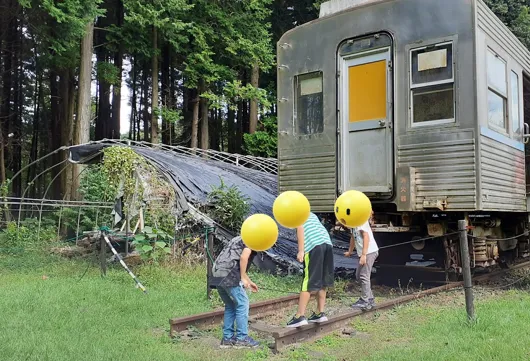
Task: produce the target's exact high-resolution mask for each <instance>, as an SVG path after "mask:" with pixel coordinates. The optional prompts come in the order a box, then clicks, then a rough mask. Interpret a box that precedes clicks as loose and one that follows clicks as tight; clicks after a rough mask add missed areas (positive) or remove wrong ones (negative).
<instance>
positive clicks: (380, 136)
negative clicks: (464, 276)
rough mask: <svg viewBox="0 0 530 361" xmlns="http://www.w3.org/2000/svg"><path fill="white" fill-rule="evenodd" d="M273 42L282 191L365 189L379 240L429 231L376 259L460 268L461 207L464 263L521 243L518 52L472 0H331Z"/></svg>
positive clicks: (328, 210) (516, 249)
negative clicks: (466, 230) (458, 232)
mask: <svg viewBox="0 0 530 361" xmlns="http://www.w3.org/2000/svg"><path fill="white" fill-rule="evenodd" d="M277 47H278V156H279V188H280V191H286V190H298V191H301V192H303V193H304V194H305V195H306V196H307V197H308V198H309V200H310V202H311V206H312V210H313V211H315V212H317V213H321V214H324V215H326V214H332V212H333V204H334V201H335V199H336V197H337V196H338V195H339V194H341V193H342V192H344V191H347V190H350V189H356V190H360V191H362V192H364V193H365V194H366V195H368V196H369V197H370V199H371V201H372V205H373V209H374V212H375V220H376V225H375V226H374V231H376V232H377V234H376V238H377V240H378V242H379V244H380V245H390V244H396V243H401V242H403V241H407V240H415V239H419V238H422V237H426V236H440V237H439V238H436V239H434V240H432V241H418V242H414V243H410V244H405V245H403V246H399V247H395V248H393V249H389V250H388V251H385V252H380V258H379V262H378V263H379V266H380V267H383V266H387V267H395V266H409V267H412V266H414V267H416V268H415V269H416V270H418V269H419V270H421V272H428V271H433V270H439V271H440V272H441V273H444V274H445V276H446V277H447V275H448V274H458V273H459V272H460V257H459V254H458V252H459V251H458V250H459V247H458V235H455V234H452V232H454V231H455V230H456V224H457V221H458V220H459V219H464V218H465V219H467V220H468V224H470V225H471V226H472V227H470V228H471V229H470V231H469V233H470V235H472V237H470V241H469V242H470V243H469V246H470V253H471V262H472V267H475V268H484V267H490V266H493V265H495V264H497V263H499V262H510V261H512V260H514V259H515V258H518V257H526V256H527V255H528V254H529V244H528V236H527V235H525V234H526V230H527V227H528V221H529V218H528V214H529V213H528V212H529V206H530V203H529V201H528V197H527V189H528V181H529V177H528V173H529V172H528V168H529V167H528V157H526V156H525V154H528V153H527V152H528V150H529V148H528V146H527V142H528V137H529V133H530V128H529V123H530V52H529V51H528V50H527V49H526V47H525V46H524V45H523V44H522V43H521V42H520V41H519V40H518V39H517V38H516V37H515V35H513V34H512V33H511V32H510V31H509V29H508V28H507V27H506V26H505V25H504V24H503V23H502V22H501V21H500V20H499V19H498V18H497V17H496V16H495V15H494V13H493V12H492V11H491V10H490V9H489V8H488V7H487V5H486V4H485V3H484V2H483V1H481V0H443V1H441V0H349V1H348V0H332V1H328V2H326V3H323V4H322V5H321V9H320V16H319V18H318V19H316V20H314V21H312V22H309V23H306V24H304V25H301V26H298V27H296V28H294V29H292V30H291V31H289V32H287V33H286V34H284V35H283V37H282V38H281V39H280V41H279V42H278V44H277ZM447 234H449V235H447ZM445 235H447V236H445ZM414 237H416V238H414ZM418 267H420V268H418Z"/></svg>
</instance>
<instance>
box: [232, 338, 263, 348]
mask: <svg viewBox="0 0 530 361" xmlns="http://www.w3.org/2000/svg"><path fill="white" fill-rule="evenodd" d="M258 346H259V342H258V341H256V340H254V339H253V338H252V337H250V336H247V337H245V338H244V339H243V340H236V342H235V344H234V347H235V348H243V347H250V348H255V347H258Z"/></svg>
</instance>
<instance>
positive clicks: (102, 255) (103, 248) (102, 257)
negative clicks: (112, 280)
mask: <svg viewBox="0 0 530 361" xmlns="http://www.w3.org/2000/svg"><path fill="white" fill-rule="evenodd" d="M104 237H105V234H104V233H103V231H101V236H100V237H99V262H100V265H101V275H102V276H106V275H107V242H105V238H104Z"/></svg>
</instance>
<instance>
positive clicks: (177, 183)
mask: <svg viewBox="0 0 530 361" xmlns="http://www.w3.org/2000/svg"><path fill="white" fill-rule="evenodd" d="M107 146H110V144H109V145H107V144H89V145H81V146H77V147H73V148H71V149H70V161H72V162H74V163H92V162H95V161H98V160H100V156H101V151H102V150H103V148H104V147H107ZM131 148H132V149H133V150H134V151H135V152H136V153H138V154H139V155H141V156H143V157H144V158H145V159H146V160H147V161H148V162H149V163H151V164H152V165H153V166H154V167H155V168H156V169H157V170H158V171H159V172H160V173H161V174H162V175H164V176H165V177H166V178H167V180H168V182H169V183H170V184H171V185H172V186H173V187H174V188H175V190H176V192H177V195H178V200H179V206H180V209H181V210H182V211H187V210H188V206H187V204H188V203H189V204H192V205H195V206H196V205H201V204H204V203H206V202H207V196H208V193H209V192H210V191H211V190H212V189H213V188H214V187H218V186H219V185H220V184H221V181H222V182H223V183H224V184H225V185H226V186H228V187H230V186H235V187H237V188H238V189H239V191H240V192H241V193H242V194H243V195H245V196H246V197H248V198H249V199H250V214H254V213H264V214H268V215H269V216H271V217H272V216H273V215H272V204H273V203H274V200H275V199H276V197H277V195H278V185H277V176H276V175H271V174H268V173H265V172H261V171H258V170H253V169H249V168H245V167H241V166H237V165H232V164H229V163H224V162H220V161H216V160H209V159H205V158H201V157H196V156H190V155H183V154H178V153H175V152H171V151H167V150H160V149H153V148H147V147H138V146H131ZM279 230H280V232H279V237H278V241H277V242H276V244H275V245H274V246H273V247H272V248H271V249H270V250H268V251H267V252H265V253H266V254H267V255H268V256H269V257H270V258H271V259H272V260H273V262H274V263H276V264H277V265H278V266H283V267H285V266H287V267H289V268H295V269H296V268H297V269H299V270H300V269H301V264H300V263H299V262H297V261H296V254H297V243H296V233H295V231H294V230H290V229H286V228H283V227H281V226H279ZM341 238H343V237H341ZM333 244H334V246H335V247H334V254H335V269H336V271H339V272H344V271H346V272H349V271H351V270H353V269H355V268H356V267H357V259H356V258H357V257H353V258H346V257H344V256H343V253H344V251H345V248H347V247H348V243H347V240H346V241H344V238H343V239H342V240H341V239H337V238H333ZM262 261H263V258H262ZM258 263H259V262H258ZM264 267H266V266H264ZM268 268H270V265H269V266H268Z"/></svg>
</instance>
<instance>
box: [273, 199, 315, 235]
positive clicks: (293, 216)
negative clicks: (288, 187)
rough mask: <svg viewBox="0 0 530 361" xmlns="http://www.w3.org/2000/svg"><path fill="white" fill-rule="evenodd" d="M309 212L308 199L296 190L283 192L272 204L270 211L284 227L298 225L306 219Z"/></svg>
mask: <svg viewBox="0 0 530 361" xmlns="http://www.w3.org/2000/svg"><path fill="white" fill-rule="evenodd" d="M310 212H311V206H310V205H309V201H308V200H307V198H306V197H305V196H304V195H303V194H302V193H300V192H297V191H287V192H283V193H282V194H280V195H279V196H278V197H277V198H276V200H275V201H274V204H273V205H272V213H273V214H274V218H275V219H276V222H278V223H279V224H281V225H282V226H284V227H285V228H296V227H300V226H301V225H302V224H304V222H305V221H307V219H308V218H309V213H310Z"/></svg>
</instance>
